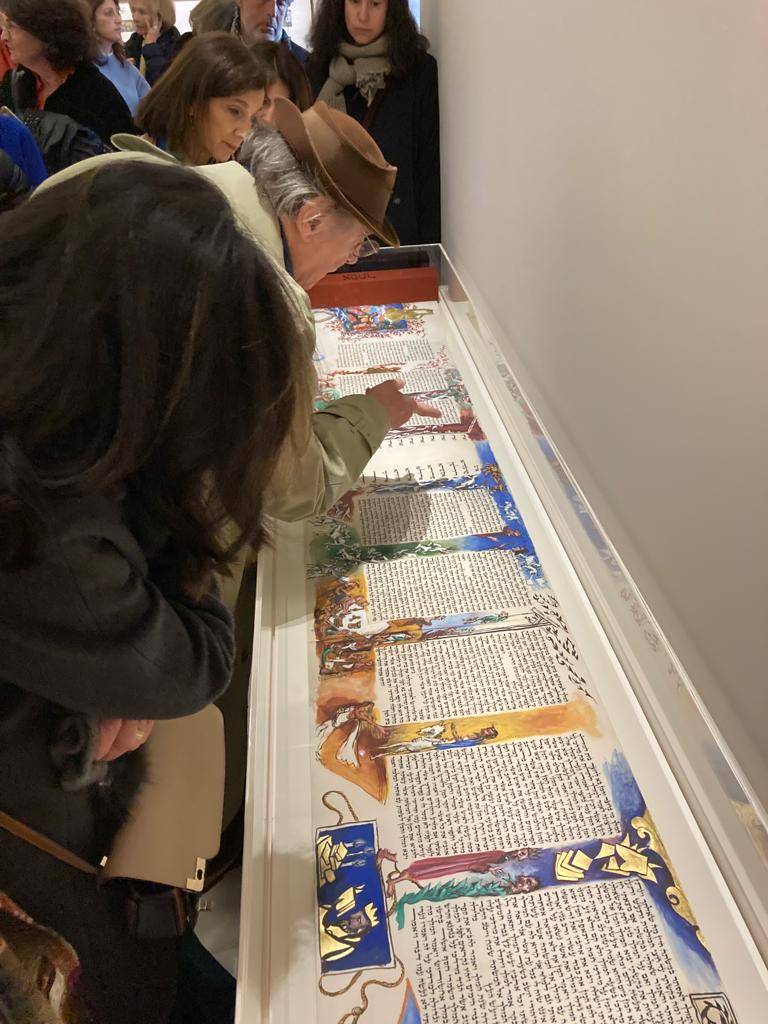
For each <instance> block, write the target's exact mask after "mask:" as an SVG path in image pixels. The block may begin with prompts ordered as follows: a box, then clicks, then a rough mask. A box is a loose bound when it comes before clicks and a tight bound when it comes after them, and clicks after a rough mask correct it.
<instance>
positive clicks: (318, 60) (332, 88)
mask: <svg viewBox="0 0 768 1024" xmlns="http://www.w3.org/2000/svg"><path fill="white" fill-rule="evenodd" d="M311 43H312V56H311V57H310V61H309V65H308V71H309V77H310V81H311V82H312V87H313V90H314V92H315V96H316V97H317V98H318V99H321V100H325V102H326V103H327V104H328V105H329V106H332V107H336V108H337V109H339V110H345V111H346V112H347V113H348V114H351V115H352V117H354V118H355V119H356V120H357V121H360V122H361V124H363V125H364V126H365V127H366V128H367V129H368V131H369V132H370V134H371V135H372V136H373V138H374V139H375V140H376V142H377V143H378V145H379V148H380V149H381V151H382V153H383V154H384V156H385V158H386V159H387V160H388V161H389V163H391V164H394V166H395V167H397V181H396V182H395V191H394V194H393V196H392V200H391V202H390V205H389V210H388V212H387V216H388V217H389V220H390V221H391V223H392V224H393V225H394V227H395V230H396V231H397V233H398V235H399V236H400V241H401V242H402V244H403V245H411V244H415V243H426V242H439V241H440V112H439V106H438V94H437V62H436V61H435V59H434V57H432V56H430V55H429V54H428V53H427V52H426V51H427V46H428V43H427V40H426V39H425V38H424V37H423V36H421V35H419V31H418V28H417V26H416V23H415V21H414V20H413V16H412V14H411V12H410V9H409V7H408V0H322V2H321V4H320V6H319V8H318V10H317V13H316V15H315V20H314V23H313V28H312V35H311Z"/></svg>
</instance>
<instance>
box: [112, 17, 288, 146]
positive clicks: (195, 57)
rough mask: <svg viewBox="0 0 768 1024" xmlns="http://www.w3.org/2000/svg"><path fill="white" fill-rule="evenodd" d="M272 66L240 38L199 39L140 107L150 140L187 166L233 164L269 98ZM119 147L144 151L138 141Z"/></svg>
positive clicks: (213, 36) (222, 34)
mask: <svg viewBox="0 0 768 1024" xmlns="http://www.w3.org/2000/svg"><path fill="white" fill-rule="evenodd" d="M269 73H270V72H269V70H268V68H267V67H266V66H265V65H264V64H262V63H261V62H260V61H259V60H257V58H256V57H255V56H254V55H253V54H252V53H251V52H250V50H249V49H248V47H247V46H246V45H245V44H244V43H242V42H241V41H240V40H239V39H238V38H237V37H236V36H233V35H230V34H229V33H227V32H206V33H204V34H203V35H201V36H195V37H193V38H192V39H190V41H189V42H188V43H187V45H186V46H185V47H184V49H183V50H182V51H181V53H180V54H179V55H178V57H176V59H175V60H174V61H173V63H172V64H171V66H170V67H169V68H168V70H167V71H166V72H165V74H164V75H163V77H162V78H161V79H160V81H159V82H158V83H157V85H156V86H154V88H153V89H152V91H151V92H150V93H149V95H148V96H145V97H144V99H143V100H142V101H141V103H140V104H139V109H138V110H137V112H136V124H137V125H138V126H139V128H141V129H142V131H144V133H145V138H146V140H147V141H149V142H150V143H153V144H154V145H155V146H159V147H160V148H161V149H163V150H165V151H166V152H168V153H170V154H172V155H173V156H175V157H176V158H177V159H178V160H180V161H181V162H182V163H185V164H192V165H201V164H207V163H223V162H225V161H227V160H230V159H231V158H232V157H233V156H234V155H235V153H236V152H237V150H238V149H239V148H240V146H241V145H242V142H243V140H244V138H245V136H246V135H247V134H248V132H249V131H250V128H251V124H252V122H253V118H254V117H255V116H256V114H257V112H258V111H259V109H260V108H261V105H262V103H263V100H264V87H265V85H266V82H267V77H268V75H269ZM115 141H116V143H117V145H118V146H119V147H120V148H129V149H140V148H141V144H140V141H141V140H139V143H138V144H137V141H136V140H135V139H133V138H122V137H121V138H119V139H117V140H115Z"/></svg>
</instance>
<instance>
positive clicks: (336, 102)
mask: <svg viewBox="0 0 768 1024" xmlns="http://www.w3.org/2000/svg"><path fill="white" fill-rule="evenodd" d="M388 49H389V44H388V42H387V37H386V36H385V35H384V36H379V38H378V39H374V41H373V42H372V43H368V45H367V46H355V44H354V43H342V44H341V45H340V46H339V52H338V53H337V55H336V56H335V57H334V58H333V60H332V61H331V66H330V67H329V69H328V79H327V81H326V83H325V85H324V86H323V88H322V89H321V90H320V93H319V95H318V97H317V98H318V99H319V100H323V101H324V102H325V103H327V104H328V106H329V107H334V108H335V109H336V110H343V111H344V112H345V113H346V110H347V105H346V103H345V102H344V90H345V89H346V87H347V86H348V85H354V86H356V87H357V88H358V89H359V91H360V93H361V94H362V96H363V97H364V98H365V102H366V103H367V104H368V106H369V107H370V105H371V104H372V103H373V100H374V98H375V96H376V93H377V92H378V91H379V89H383V88H384V85H385V79H386V77H387V75H388V74H389V73H390V71H391V70H392V65H391V64H390V63H389V57H388V56H387V52H388Z"/></svg>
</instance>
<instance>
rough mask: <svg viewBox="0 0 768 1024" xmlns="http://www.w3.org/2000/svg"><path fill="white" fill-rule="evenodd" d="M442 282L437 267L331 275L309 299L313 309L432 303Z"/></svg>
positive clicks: (312, 289)
mask: <svg viewBox="0 0 768 1024" xmlns="http://www.w3.org/2000/svg"><path fill="white" fill-rule="evenodd" d="M439 284H440V280H439V277H438V273H437V270H436V269H435V267H408V268H404V269H402V270H370V271H356V272H354V273H349V274H328V275H327V276H326V277H324V278H323V279H322V280H321V281H318V282H317V284H316V285H315V286H314V288H311V289H310V291H309V298H310V301H311V303H312V307H313V309H323V308H327V307H329V306H342V307H347V306H378V305H383V304H384V303H387V302H431V301H435V300H437V297H438V287H439Z"/></svg>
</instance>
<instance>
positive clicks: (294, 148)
mask: <svg viewBox="0 0 768 1024" xmlns="http://www.w3.org/2000/svg"><path fill="white" fill-rule="evenodd" d="M129 6H130V9H131V14H132V19H133V26H134V29H135V31H134V32H133V34H132V35H131V36H130V38H128V39H127V40H124V38H123V21H122V12H121V9H120V6H119V4H118V3H116V0H0V24H1V25H2V36H1V39H0V66H2V67H4V68H5V73H4V74H3V76H2V81H1V82H0V105H1V106H2V107H3V110H2V111H1V112H0V225H2V238H3V244H2V246H1V247H0V991H2V1009H1V1010H0V1017H2V1019H3V1020H4V1021H7V1022H8V1024H21V1022H22V1021H36V1022H37V1021H39V1022H41V1024H128V1022H130V1024H162V1022H180V1021H183V1022H189V1024H192V1022H205V1021H211V1022H216V1024H225V1022H228V1021H231V1020H232V1019H233V1014H234V981H233V979H232V978H230V977H229V975H227V974H226V972H225V971H224V970H223V969H222V968H220V967H219V966H218V964H216V963H215V961H213V959H212V958H211V957H210V956H209V955H208V954H207V952H206V951H205V950H204V949H203V948H202V947H201V945H200V944H199V943H198V942H196V940H195V936H194V922H195V907H194V901H193V900H191V899H190V898H189V896H188V895H184V894H182V892H181V891H180V890H178V889H174V888H172V887H171V886H169V885H168V884H167V883H163V884H161V882H160V880H158V881H151V880H150V881H148V880H147V879H146V878H144V879H143V881H139V880H135V879H134V880H128V879H120V880H117V881H115V880H111V881H108V880H107V879H106V877H105V876H104V875H103V873H102V872H101V870H100V869H101V866H103V864H104V862H105V858H106V859H107V862H108V858H109V855H110V850H111V849H112V848H113V845H114V843H115V842H116V839H117V837H118V836H119V835H120V833H121V830H122V829H123V828H124V827H125V825H126V822H127V821H129V820H130V819H131V815H132V814H133V809H134V807H135V806H136V797H137V794H139V793H142V792H144V791H145V788H146V787H147V785H148V782H147V773H148V769H147V751H148V750H150V749H151V745H152V734H153V728H154V724H155V723H156V722H157V721H159V720H163V721H166V722H173V721H177V720H184V719H185V717H186V716H193V715H195V714H196V713H198V712H200V711H201V710H202V709H205V708H207V707H208V706H209V705H211V703H212V702H214V701H217V700H220V699H221V695H222V694H223V693H224V691H226V690H227V688H228V687H230V690H231V688H232V687H233V686H234V685H235V684H233V678H234V679H237V676H238V671H240V673H241V675H242V667H243V665H247V660H248V647H249V639H248V636H247V634H246V633H241V631H240V630H239V629H236V628H235V619H234V611H235V609H236V608H237V607H240V606H241V605H242V602H243V600H244V595H245V599H246V601H247V594H246V593H245V589H244V584H243V578H244V575H247V574H248V572H251V573H252V572H253V569H252V566H253V555H254V553H255V552H257V551H258V549H259V547H260V546H261V544H262V543H264V541H265V539H266V537H267V535H268V517H269V516H273V517H277V518H280V519H285V520H290V521H298V520H302V519H304V518H307V517H310V516H312V515H316V514H318V513H321V512H323V511H325V510H327V509H328V508H329V507H330V506H331V505H333V504H334V503H335V502H336V501H337V500H338V498H339V497H340V496H341V495H342V494H343V493H345V491H347V490H349V488H350V487H351V486H352V484H353V483H354V481H355V480H356V479H357V477H358V476H359V475H360V473H361V472H362V471H363V469H364V467H365V465H366V463H367V462H368V460H369V459H370V458H371V456H372V454H373V453H374V452H375V450H376V449H377V447H378V446H379V445H380V444H381V442H382V441H383V439H384V437H385V435H386V434H387V432H388V431H389V430H390V429H392V428H393V427H398V426H401V425H402V424H404V423H405V422H407V421H408V419H409V418H410V417H411V416H413V415H415V414H417V415H424V416H433V417H437V416H439V413H438V412H437V411H436V410H435V409H433V408H431V407H430V406H429V405H428V404H426V403H424V402H421V401H419V400H417V399H416V398H414V397H412V396H409V395H407V394H404V393H403V391H402V382H400V381H396V380H390V381H385V382H384V383H381V384H378V385H376V386H375V387H372V388H369V389H368V390H367V391H366V393H365V394H359V395H349V396H346V397H344V398H341V399H339V400H337V401H335V402H332V403H331V404H330V405H328V406H327V407H325V408H324V409H323V410H322V411H321V412H315V411H314V400H315V392H316V379H315V373H314V368H313V352H314V320H313V317H312V314H311V311H310V307H309V301H308V298H307V295H306V290H307V289H310V288H312V286H313V285H314V284H316V283H317V282H318V281H319V280H320V279H321V278H323V277H324V276H325V275H326V274H328V273H330V272H333V271H335V270H337V269H338V268H339V267H342V266H346V265H353V264H355V263H357V262H358V261H359V260H361V259H364V258H365V257H366V256H369V255H372V254H373V253H375V252H376V251H377V250H378V248H379V247H380V246H381V245H388V246H394V245H398V244H399V243H417V244H418V243H429V242H436V241H439V238H440V167H439V125H438V122H439V117H438V95H437V65H436V62H435V60H434V58H433V57H432V56H431V55H430V54H429V53H428V43H427V40H426V39H425V38H424V37H423V36H422V35H420V33H419V31H418V28H417V26H416V24H415V22H414V20H413V17H412V16H411V13H410V11H409V7H408V3H407V0H320V3H319V4H318V5H317V9H316V12H315V19H314V23H313V26H312V30H311V35H310V40H309V42H310V51H311V52H307V50H305V49H303V48H302V47H300V46H298V45H297V44H296V43H295V42H294V41H293V40H291V39H290V37H289V34H288V33H287V31H286V27H285V22H286V15H287V13H288V10H289V8H290V6H291V0H236V2H235V3H233V2H231V0H201V2H200V3H199V4H198V5H197V7H196V8H195V10H194V11H193V12H192V17H191V24H192V32H190V33H186V34H185V35H180V34H179V32H178V30H177V28H176V26H175V12H174V5H173V3H172V2H171V0H135V2H133V3H130V5H129ZM257 684H258V681H257ZM223 706H224V705H223V704H222V707H223ZM225 717H226V715H225ZM236 733H237V730H236V729H235V730H234V734H236ZM227 735H228V736H229V733H227ZM227 764H228V771H229V759H228V761H227ZM227 784H228V786H230V787H231V785H232V780H231V779H230V778H228V779H227ZM239 784H240V785H242V780H240V783H239ZM236 795H238V794H237V793H236ZM239 797H240V798H242V793H241V792H240V793H239ZM219 817H221V815H219ZM225 824H226V822H225ZM235 834H236V830H235ZM144 841H145V842H146V844H147V846H151V845H152V843H153V842H154V843H156V842H158V841H160V842H161V841H162V837H158V836H154V835H153V836H149V835H148V836H146V837H145V839H144ZM236 852H237V851H236V849H235V856H234V859H236ZM230 853H231V851H230ZM231 861H232V858H230V860H229V861H222V862H221V865H220V867H221V866H223V868H224V869H225V868H226V866H227V865H228V864H229V863H230V862H231Z"/></svg>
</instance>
